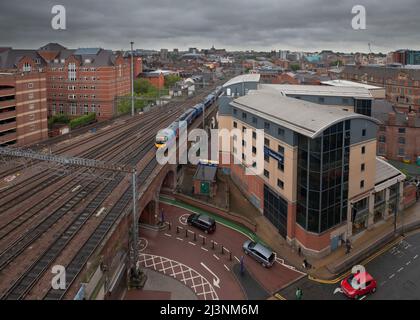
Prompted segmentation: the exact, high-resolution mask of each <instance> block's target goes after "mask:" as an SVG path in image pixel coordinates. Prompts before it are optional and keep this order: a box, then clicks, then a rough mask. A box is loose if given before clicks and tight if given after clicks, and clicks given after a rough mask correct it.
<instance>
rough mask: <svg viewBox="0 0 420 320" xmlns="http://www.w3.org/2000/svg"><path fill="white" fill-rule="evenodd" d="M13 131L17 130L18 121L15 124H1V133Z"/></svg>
mask: <svg viewBox="0 0 420 320" xmlns="http://www.w3.org/2000/svg"><path fill="white" fill-rule="evenodd" d="M13 129H16V120H15V121H13V122H9V123H5V124H1V123H0V132H3V131H7V130H13Z"/></svg>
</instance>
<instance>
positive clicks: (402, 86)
mask: <svg viewBox="0 0 420 320" xmlns="http://www.w3.org/2000/svg"><path fill="white" fill-rule="evenodd" d="M341 79H344V80H351V81H356V82H364V83H367V84H371V85H374V86H379V87H383V88H385V91H386V99H387V100H388V101H389V102H391V103H392V104H393V105H394V106H395V107H396V108H397V109H398V110H400V111H408V110H409V108H410V107H411V108H412V110H414V111H417V112H419V111H420V68H416V67H407V66H405V67H391V66H356V65H347V66H345V67H344V70H343V72H342V73H341Z"/></svg>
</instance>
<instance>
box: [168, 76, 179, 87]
mask: <svg viewBox="0 0 420 320" xmlns="http://www.w3.org/2000/svg"><path fill="white" fill-rule="evenodd" d="M180 80H181V77H180V76H178V75H176V74H170V75H167V76H166V77H165V88H172V87H173V86H174V85H175V83H177V82H178V81H180Z"/></svg>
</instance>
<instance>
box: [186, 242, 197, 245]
mask: <svg viewBox="0 0 420 320" xmlns="http://www.w3.org/2000/svg"><path fill="white" fill-rule="evenodd" d="M188 243H189V244H192V245H193V246H196V245H197V244H195V243H194V242H191V241H188Z"/></svg>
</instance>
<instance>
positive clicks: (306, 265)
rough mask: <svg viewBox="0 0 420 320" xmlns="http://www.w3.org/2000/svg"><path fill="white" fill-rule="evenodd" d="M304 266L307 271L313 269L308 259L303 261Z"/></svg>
mask: <svg viewBox="0 0 420 320" xmlns="http://www.w3.org/2000/svg"><path fill="white" fill-rule="evenodd" d="M302 265H303V268H305V269H310V268H311V267H312V266H311V264H310V263H309V262H308V261H307V260H306V258H305V259H303V263H302Z"/></svg>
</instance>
